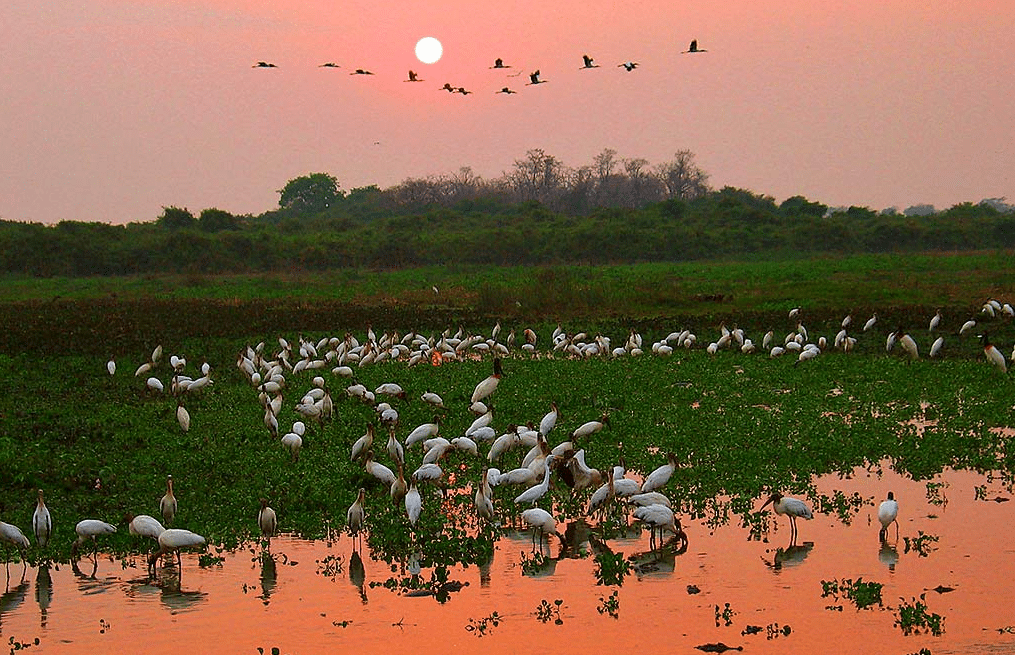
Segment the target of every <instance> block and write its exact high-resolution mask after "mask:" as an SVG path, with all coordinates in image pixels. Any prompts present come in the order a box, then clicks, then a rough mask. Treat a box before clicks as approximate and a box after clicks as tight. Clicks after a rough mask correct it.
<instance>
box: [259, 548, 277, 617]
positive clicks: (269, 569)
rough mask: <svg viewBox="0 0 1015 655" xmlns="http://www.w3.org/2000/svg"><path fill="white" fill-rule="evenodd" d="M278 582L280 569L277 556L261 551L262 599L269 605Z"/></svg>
mask: <svg viewBox="0 0 1015 655" xmlns="http://www.w3.org/2000/svg"><path fill="white" fill-rule="evenodd" d="M277 584H278V570H277V569H276V567H275V557H274V556H273V555H272V554H271V553H269V552H263V553H261V596H260V598H261V600H263V601H264V604H265V605H267V604H268V601H269V600H270V599H271V594H272V593H273V592H274V591H275V587H276V585H277Z"/></svg>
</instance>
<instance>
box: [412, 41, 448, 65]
mask: <svg viewBox="0 0 1015 655" xmlns="http://www.w3.org/2000/svg"><path fill="white" fill-rule="evenodd" d="M442 54H444V48H443V47H442V46H441V42H440V41H438V40H437V39H435V38H433V37H432V36H425V37H423V38H422V39H420V40H419V41H417V42H416V59H419V60H420V61H421V62H423V63H424V64H433V63H436V62H437V61H438V60H439V59H440V58H441V55H442Z"/></svg>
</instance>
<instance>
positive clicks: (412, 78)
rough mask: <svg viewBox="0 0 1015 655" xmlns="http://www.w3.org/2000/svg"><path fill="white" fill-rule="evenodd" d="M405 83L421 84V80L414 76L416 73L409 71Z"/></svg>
mask: <svg viewBox="0 0 1015 655" xmlns="http://www.w3.org/2000/svg"><path fill="white" fill-rule="evenodd" d="M405 81H406V82H422V81H423V80H421V79H419V77H418V76H417V75H416V71H414V70H411V71H409V79H407V80H405Z"/></svg>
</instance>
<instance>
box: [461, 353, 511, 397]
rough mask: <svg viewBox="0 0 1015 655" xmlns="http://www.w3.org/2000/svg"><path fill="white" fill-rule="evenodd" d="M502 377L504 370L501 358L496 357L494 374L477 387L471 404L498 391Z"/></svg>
mask: <svg viewBox="0 0 1015 655" xmlns="http://www.w3.org/2000/svg"><path fill="white" fill-rule="evenodd" d="M502 375H504V370H503V369H502V368H501V363H500V357H495V358H494V360H493V374H492V375H490V376H489V377H487V378H485V379H484V380H483V381H481V382H480V383H479V384H477V385H476V388H475V389H474V390H473V392H472V398H471V399H470V400H469V402H470V403H476V402H479V401H480V400H483V399H484V398H486V397H487V396H489V395H490V394H492V393H493V392H494V391H496V389H497V385H498V384H500V378H501V376H502Z"/></svg>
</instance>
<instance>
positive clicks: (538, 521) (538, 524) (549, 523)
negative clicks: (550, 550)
mask: <svg viewBox="0 0 1015 655" xmlns="http://www.w3.org/2000/svg"><path fill="white" fill-rule="evenodd" d="M522 520H523V521H525V523H527V524H528V525H529V526H531V527H532V548H533V549H535V547H536V537H537V535H538V538H539V549H540V550H542V549H543V535H544V534H545V535H551V534H555V535H557V538H558V539H560V543H561V545H562V546H563V547H564V548H567V540H565V539H564V535H562V534H561V533H559V532H557V522H556V521H554V520H553V515H552V514H550V513H549V512H547V511H546V510H545V509H540V508H538V507H533V508H531V509H527V510H525V511H524V512H522ZM537 531H538V532H537Z"/></svg>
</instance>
